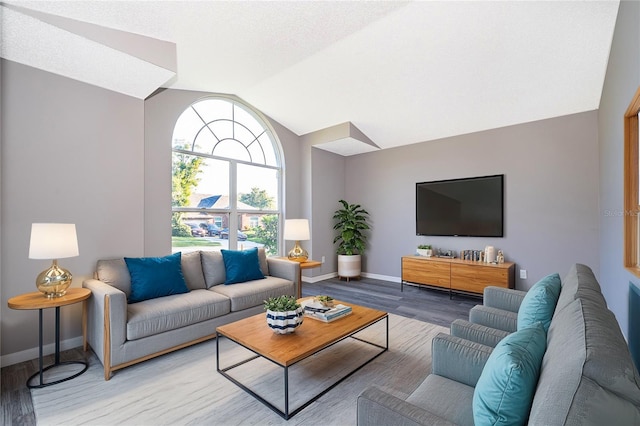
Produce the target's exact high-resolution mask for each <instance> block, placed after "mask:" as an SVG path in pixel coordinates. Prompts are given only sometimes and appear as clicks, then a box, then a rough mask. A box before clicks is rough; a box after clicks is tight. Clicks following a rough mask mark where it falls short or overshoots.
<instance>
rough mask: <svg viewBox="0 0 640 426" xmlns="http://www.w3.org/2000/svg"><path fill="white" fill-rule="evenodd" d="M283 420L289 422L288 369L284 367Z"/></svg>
mask: <svg viewBox="0 0 640 426" xmlns="http://www.w3.org/2000/svg"><path fill="white" fill-rule="evenodd" d="M284 418H285V420H289V367H287V366H285V367H284Z"/></svg>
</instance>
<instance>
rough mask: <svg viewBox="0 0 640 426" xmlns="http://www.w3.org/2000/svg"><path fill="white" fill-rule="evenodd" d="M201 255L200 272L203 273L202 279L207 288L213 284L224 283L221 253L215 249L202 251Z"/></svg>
mask: <svg viewBox="0 0 640 426" xmlns="http://www.w3.org/2000/svg"><path fill="white" fill-rule="evenodd" d="M201 256H202V272H203V273H204V281H205V285H206V286H207V288H211V287H213V286H214V285H218V284H224V279H225V276H226V274H225V270H224V260H223V259H222V253H220V251H219V250H216V251H203V252H202V253H201Z"/></svg>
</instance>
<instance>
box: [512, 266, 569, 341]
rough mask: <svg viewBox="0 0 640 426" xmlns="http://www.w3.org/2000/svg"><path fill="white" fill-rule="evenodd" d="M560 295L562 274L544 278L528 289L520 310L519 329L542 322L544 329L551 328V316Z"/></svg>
mask: <svg viewBox="0 0 640 426" xmlns="http://www.w3.org/2000/svg"><path fill="white" fill-rule="evenodd" d="M558 296H560V275H558V274H551V275H547V276H546V277H544V278H542V279H541V280H540V281H538V282H537V283H535V284H534V285H533V287H531V288H530V289H529V291H527V294H525V296H524V299H522V303H521V304H520V309H519V310H518V329H521V328H525V327H529V326H531V325H533V324H535V323H537V322H541V323H542V325H543V326H544V331H545V332H546V331H548V330H549V325H550V324H551V317H553V312H554V311H555V309H556V303H557V302H558Z"/></svg>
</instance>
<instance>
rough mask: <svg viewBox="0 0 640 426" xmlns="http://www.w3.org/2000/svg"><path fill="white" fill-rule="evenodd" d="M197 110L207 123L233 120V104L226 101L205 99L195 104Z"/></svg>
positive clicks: (194, 107)
mask: <svg viewBox="0 0 640 426" xmlns="http://www.w3.org/2000/svg"><path fill="white" fill-rule="evenodd" d="M193 109H195V110H196V111H197V112H198V114H199V115H200V117H202V120H204V122H205V123H210V122H212V121H214V120H219V119H221V118H226V119H228V120H232V119H233V103H231V102H230V101H228V100H226V99H204V100H202V101H200V102H196V103H195V104H193Z"/></svg>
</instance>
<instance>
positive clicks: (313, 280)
mask: <svg viewBox="0 0 640 426" xmlns="http://www.w3.org/2000/svg"><path fill="white" fill-rule="evenodd" d="M337 276H338V273H337V272H332V273H330V274H324V275H318V276H317V277H305V276H304V275H303V276H302V282H303V283H317V282H318V281H322V280H328V279H329V278H335V277H337Z"/></svg>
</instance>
